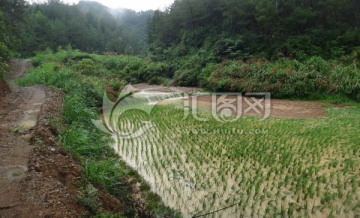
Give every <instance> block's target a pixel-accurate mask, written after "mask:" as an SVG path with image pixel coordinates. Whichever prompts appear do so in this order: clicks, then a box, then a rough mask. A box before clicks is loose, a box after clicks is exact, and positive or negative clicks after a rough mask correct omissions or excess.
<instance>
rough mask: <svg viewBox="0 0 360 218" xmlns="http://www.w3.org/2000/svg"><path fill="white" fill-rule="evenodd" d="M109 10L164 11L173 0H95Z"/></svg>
mask: <svg viewBox="0 0 360 218" xmlns="http://www.w3.org/2000/svg"><path fill="white" fill-rule="evenodd" d="M27 1H29V2H44V1H46V0H27ZM95 1H97V2H100V3H101V4H103V5H105V6H108V7H110V8H114V9H116V8H129V9H133V10H135V11H145V10H149V9H154V10H156V9H164V8H165V7H167V6H169V5H171V4H172V3H173V2H174V0H95ZM62 2H66V3H78V2H79V0H62Z"/></svg>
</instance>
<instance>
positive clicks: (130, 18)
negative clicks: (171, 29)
mask: <svg viewBox="0 0 360 218" xmlns="http://www.w3.org/2000/svg"><path fill="white" fill-rule="evenodd" d="M152 13H153V11H146V12H139V13H137V12H135V11H132V10H128V9H124V10H117V11H116V10H111V9H109V8H107V7H105V6H103V5H101V4H100V3H97V2H87V1H81V2H79V3H78V4H76V5H68V4H65V3H62V2H61V1H59V0H49V1H48V2H47V3H41V4H33V5H28V7H27V21H26V22H24V23H23V27H22V28H21V30H22V35H21V39H22V45H23V46H22V48H21V49H20V50H19V52H20V53H21V54H22V55H25V56H29V55H33V54H34V52H36V51H43V50H45V49H46V48H51V49H52V50H56V49H57V48H58V47H59V46H67V45H71V46H72V47H73V48H76V49H80V50H83V51H86V52H98V53H100V52H116V53H121V54H129V55H134V54H137V55H139V54H144V53H146V51H147V46H146V34H147V29H146V28H147V26H146V25H144V23H145V24H146V22H147V20H148V19H149V18H150V16H151V15H152Z"/></svg>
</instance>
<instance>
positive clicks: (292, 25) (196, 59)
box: [149, 0, 360, 96]
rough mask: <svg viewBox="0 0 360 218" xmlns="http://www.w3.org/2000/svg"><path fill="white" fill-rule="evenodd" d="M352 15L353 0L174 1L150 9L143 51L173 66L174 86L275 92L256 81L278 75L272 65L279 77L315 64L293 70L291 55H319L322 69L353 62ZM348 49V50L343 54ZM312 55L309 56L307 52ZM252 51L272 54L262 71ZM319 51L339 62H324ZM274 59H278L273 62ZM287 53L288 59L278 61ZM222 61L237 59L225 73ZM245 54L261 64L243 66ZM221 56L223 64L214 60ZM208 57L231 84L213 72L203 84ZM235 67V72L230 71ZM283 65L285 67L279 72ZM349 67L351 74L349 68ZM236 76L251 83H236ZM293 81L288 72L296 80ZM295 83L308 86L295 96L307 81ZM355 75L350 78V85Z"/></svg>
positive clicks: (356, 9) (359, 33) (358, 31)
mask: <svg viewBox="0 0 360 218" xmlns="http://www.w3.org/2000/svg"><path fill="white" fill-rule="evenodd" d="M358 14H360V2H359V1H332V0H322V1H297V0H291V1H283V0H259V1H251V0H244V1H236V0H222V1H218V0H177V1H175V3H174V4H173V5H172V6H171V7H170V8H169V9H168V10H166V11H163V12H162V11H156V12H155V13H154V16H153V18H152V20H151V22H150V26H149V43H150V51H151V54H152V58H153V59H154V60H162V61H167V62H168V63H169V64H170V65H171V66H173V68H174V69H175V70H177V71H178V72H176V74H175V82H176V83H177V84H180V85H191V86H194V85H195V86H198V85H205V87H211V89H217V88H219V87H221V88H222V89H223V90H230V89H231V90H237V91H245V90H254V89H252V88H256V90H257V91H259V87H261V89H262V90H264V89H265V91H275V92H277V91H276V89H273V88H271V87H269V86H262V83H261V82H260V81H259V79H261V80H263V81H266V83H270V84H271V83H277V82H278V81H274V79H276V80H279V79H280V78H278V77H276V76H275V77H274V76H270V75H271V74H273V73H272V71H275V72H274V73H276V74H278V75H279V74H282V75H283V76H281V78H283V80H285V79H286V78H285V77H287V78H289V77H293V75H291V74H292V72H297V74H302V75H299V76H297V77H304V76H305V75H304V74H311V72H312V71H314V70H315V71H318V70H319V69H313V68H311V67H310V68H308V69H307V70H304V68H306V67H300V68H301V70H300V71H302V72H298V69H299V68H297V67H295V69H294V66H293V64H294V61H292V60H293V59H296V60H298V61H300V62H301V63H302V64H304V65H305V66H306V64H307V62H308V59H311V58H312V59H313V60H315V59H316V60H319V61H320V62H319V64H325V65H328V68H333V66H334V65H340V66H342V65H343V64H344V65H345V66H346V65H348V64H349V63H352V62H351V61H354V62H353V63H355V64H356V63H357V61H358V60H359V57H358V54H359V52H360V18H359V16H358ZM349 55H350V56H352V57H351V58H350V59H349V58H348V56H349ZM314 56H316V58H313V57H314ZM259 58H265V59H267V60H272V61H274V60H275V63H268V64H267V65H269V64H271V65H273V66H274V67H272V71H271V70H270V71H267V70H268V69H269V68H268V67H265V66H264V64H263V60H262V59H260V60H254V59H259ZM321 58H322V59H324V60H340V59H347V61H345V63H343V62H342V61H340V62H333V61H330V62H329V63H324V61H323V60H322V59H321ZM279 59H281V61H280V62H282V63H279V62H278V61H276V60H279ZM287 59H289V60H290V62H288V63H284V62H286V61H287ZM227 60H231V61H237V60H240V61H239V62H233V63H232V64H231V65H232V66H234V65H237V67H233V68H232V69H231V70H232V72H229V70H230V69H229V68H227V69H222V67H221V66H223V65H225V68H226V66H228V65H229V63H228V61H227ZM248 60H250V62H251V64H250V65H252V66H254V65H260V66H261V67H260V68H261V69H260V68H259V69H258V70H256V71H254V69H253V68H252V69H250V68H248V67H246V66H245V65H248V64H247V63H246V62H247V61H248ZM223 61H225V63H222V62H223ZM244 62H245V63H244ZM254 62H257V63H254ZM221 63H222V64H221ZM214 64H215V65H216V64H220V65H219V67H216V69H217V71H216V72H215V74H217V75H220V74H221V75H225V77H230V73H232V74H235V78H240V79H241V80H238V79H236V80H238V81H236V82H232V84H231V88H230V85H229V84H227V85H224V84H223V83H224V80H225V78H221V79H219V80H218V81H220V83H216V82H215V81H216V79H214V78H205V79H206V80H212V83H211V84H210V86H209V84H204V82H203V81H202V79H203V75H202V76H201V72H202V71H203V70H204V68H205V71H207V73H208V74H210V73H211V72H209V68H210V69H214V68H213V65H214ZM297 65H298V66H300V65H301V64H300V63H298V64H297ZM243 66H245V67H243ZM262 67H265V68H266V69H263V68H262ZM239 68H241V70H240V71H242V72H238V70H239ZM284 68H287V70H288V72H290V73H286V72H285V71H286V69H284ZM220 71H223V72H221V73H220ZM259 71H267V72H263V73H261V72H259ZM280 71H281V72H280ZM306 71H307V72H306ZM245 74H246V78H244V77H243V76H244V75H245ZM259 74H260V77H259ZM316 74H318V76H321V77H322V76H324V77H325V78H323V79H324V80H326V83H331V82H332V81H328V78H329V77H332V76H330V74H331V72H325V71H324V72H318V73H316ZM352 74H354V75H355V74H358V70H357V68H356V67H355V68H354V69H353V73H352ZM206 76H210V75H206ZM212 77H214V76H212ZM215 77H216V76H215ZM247 79H249V80H250V81H248V80H247ZM244 80H247V82H248V83H249V82H251V83H253V84H248V85H246V84H242V82H243V81H244ZM287 80H288V79H287ZM295 80H296V81H294V79H290V81H292V82H295V83H296V82H298V81H297V79H295ZM272 81H273V82H272ZM288 81H289V80H288ZM299 82H300V83H303V82H305V86H308V87H307V90H305V91H304V93H299V94H300V95H298V96H305V95H306V94H307V92H308V91H309V89H310V87H313V85H314V84H310V83H309V84H308V83H307V82H306V81H304V80H301V81H299ZM357 82H358V81H357V80H354V81H353V84H354V83H357ZM279 83H280V84H277V86H281V85H282V83H283V82H282V81H279ZM271 85H274V84H271ZM319 85H320V84H316V86H319ZM244 86H246V87H244ZM280 89H282V90H281V91H280V93H282V91H283V89H287V88H286V87H280ZM327 90H328V89H327ZM310 91H311V92H314V91H317V90H310ZM286 92H287V91H286V90H285V93H284V96H288V95H287V94H286ZM291 92H293V91H291ZM300 92H301V91H300ZM351 92H356V90H352V91H351ZM291 94H294V93H291ZM278 96H279V95H278Z"/></svg>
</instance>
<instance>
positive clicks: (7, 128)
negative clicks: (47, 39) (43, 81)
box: [0, 60, 46, 214]
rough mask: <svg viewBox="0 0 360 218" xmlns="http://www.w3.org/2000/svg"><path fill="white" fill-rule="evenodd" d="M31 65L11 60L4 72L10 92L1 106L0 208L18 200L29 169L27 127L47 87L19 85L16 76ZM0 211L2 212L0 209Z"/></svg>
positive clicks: (33, 118) (7, 206)
mask: <svg viewBox="0 0 360 218" xmlns="http://www.w3.org/2000/svg"><path fill="white" fill-rule="evenodd" d="M30 65H31V62H30V61H29V60H24V61H12V63H11V69H10V71H9V73H8V75H7V78H8V79H9V86H10V90H11V93H10V94H9V95H7V96H6V97H5V99H3V100H2V102H1V108H0V119H1V120H0V190H1V191H0V209H4V208H12V207H14V206H16V205H18V204H19V202H20V201H21V192H22V190H21V185H20V183H21V181H22V180H23V179H24V177H25V174H26V172H27V171H28V162H29V156H30V153H31V151H32V149H33V147H32V146H31V145H29V143H28V140H29V137H30V134H29V130H31V129H33V128H34V127H35V125H36V120H37V116H38V115H39V112H40V108H41V106H42V104H43V103H44V102H45V98H46V91H45V88H44V87H42V86H34V87H25V88H21V87H19V86H17V85H16V82H15V81H16V79H17V78H19V77H20V76H22V75H23V74H24V73H25V71H26V68H27V67H28V66H30ZM0 214H1V212H0Z"/></svg>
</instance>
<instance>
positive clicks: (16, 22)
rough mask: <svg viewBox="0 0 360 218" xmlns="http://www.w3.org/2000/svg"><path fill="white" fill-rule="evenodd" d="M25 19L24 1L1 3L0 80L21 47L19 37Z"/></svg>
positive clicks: (3, 0)
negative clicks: (20, 27) (15, 52)
mask: <svg viewBox="0 0 360 218" xmlns="http://www.w3.org/2000/svg"><path fill="white" fill-rule="evenodd" d="M24 19H25V2H24V1H22V0H16V1H12V0H2V1H0V80H1V79H3V75H4V72H6V70H7V69H8V64H7V63H8V61H9V60H10V59H11V58H12V57H13V56H14V51H16V50H17V48H19V47H20V41H19V38H18V37H17V35H18V33H19V32H18V30H19V26H20V25H21V24H22V22H23V21H24Z"/></svg>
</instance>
